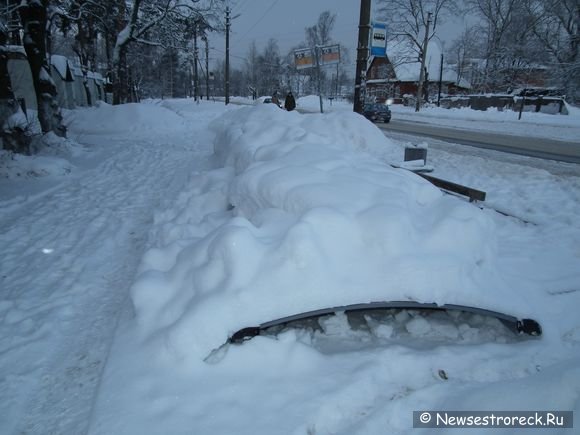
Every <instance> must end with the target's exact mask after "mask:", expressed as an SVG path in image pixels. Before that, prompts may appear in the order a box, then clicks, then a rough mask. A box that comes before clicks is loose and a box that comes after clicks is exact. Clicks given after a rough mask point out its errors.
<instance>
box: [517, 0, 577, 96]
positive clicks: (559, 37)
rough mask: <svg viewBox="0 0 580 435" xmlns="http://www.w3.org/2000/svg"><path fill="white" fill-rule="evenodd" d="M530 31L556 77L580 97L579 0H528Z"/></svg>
mask: <svg viewBox="0 0 580 435" xmlns="http://www.w3.org/2000/svg"><path fill="white" fill-rule="evenodd" d="M527 9H528V11H529V13H530V15H531V16H532V17H533V32H534V35H535V36H536V38H537V39H538V41H540V43H541V44H542V47H544V49H545V50H546V51H547V52H548V53H549V54H550V56H551V58H552V59H553V60H554V61H555V64H556V66H557V71H556V75H555V76H556V77H555V78H556V81H557V82H558V84H560V85H563V86H564V88H565V90H566V94H567V96H568V97H569V98H570V99H571V100H572V101H574V102H578V101H580V54H579V49H580V1H579V0H528V1H527Z"/></svg>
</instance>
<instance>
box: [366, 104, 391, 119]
mask: <svg viewBox="0 0 580 435" xmlns="http://www.w3.org/2000/svg"><path fill="white" fill-rule="evenodd" d="M363 115H364V116H365V118H367V119H369V120H371V121H373V122H379V121H380V122H390V121H391V109H389V106H387V105H386V104H379V103H373V104H366V105H365V106H364V109H363Z"/></svg>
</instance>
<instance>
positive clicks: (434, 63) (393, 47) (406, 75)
mask: <svg viewBox="0 0 580 435" xmlns="http://www.w3.org/2000/svg"><path fill="white" fill-rule="evenodd" d="M441 53H442V50H441V47H440V45H439V43H438V42H437V41H435V40H431V41H430V42H429V45H428V46H427V58H426V61H425V67H426V68H427V71H428V73H429V79H430V80H431V81H436V80H439V74H440V68H441ZM387 58H388V61H390V63H391V65H392V66H393V70H394V72H395V76H396V81H400V82H418V81H419V74H420V71H421V62H420V61H419V60H418V55H417V51H416V50H415V49H413V47H412V46H411V45H410V44H409V43H408V42H407V41H390V44H388V45H387ZM371 63H372V59H371ZM442 80H443V82H445V83H455V84H457V85H458V86H460V87H462V88H466V89H468V88H470V87H471V84H470V83H469V82H468V81H467V80H465V79H461V80H460V81H459V83H457V73H456V72H455V71H454V70H453V69H452V68H451V67H450V66H449V65H447V64H445V61H444V63H443V77H442ZM374 82H375V83H380V82H377V81H374Z"/></svg>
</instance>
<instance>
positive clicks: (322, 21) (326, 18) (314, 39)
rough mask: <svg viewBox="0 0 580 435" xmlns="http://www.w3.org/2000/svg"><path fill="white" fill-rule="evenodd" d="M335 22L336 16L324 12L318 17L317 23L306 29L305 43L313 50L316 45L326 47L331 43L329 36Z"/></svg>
mask: <svg viewBox="0 0 580 435" xmlns="http://www.w3.org/2000/svg"><path fill="white" fill-rule="evenodd" d="M335 22H336V14H333V13H331V12H330V11H324V12H322V13H321V14H320V15H319V16H318V22H317V23H316V24H315V25H314V26H311V27H307V28H306V30H305V31H306V43H307V44H308V46H309V47H311V48H314V47H316V46H318V45H326V44H329V43H330V42H331V41H332V38H331V37H330V34H331V32H332V29H333V28H334V24H335Z"/></svg>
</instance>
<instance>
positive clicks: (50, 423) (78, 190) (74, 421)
mask: <svg viewBox="0 0 580 435" xmlns="http://www.w3.org/2000/svg"><path fill="white" fill-rule="evenodd" d="M183 107H187V105H186V104H183ZM149 109H153V107H152V106H148V105H143V104H142V105H131V106H127V107H123V108H120V109H116V108H111V107H102V108H99V109H87V110H86V111H84V112H83V111H79V112H78V113H76V116H77V118H78V119H77V120H76V121H75V120H74V119H73V120H71V124H70V128H71V132H72V136H71V137H73V138H76V139H77V140H78V141H79V142H82V143H83V144H85V145H88V147H89V150H90V151H89V154H90V155H91V156H92V157H91V158H89V159H86V158H85V159H84V161H83V162H78V164H77V168H76V169H75V170H74V171H73V173H72V174H70V175H69V176H67V177H62V178H61V179H60V180H58V181H57V182H56V186H54V187H52V188H51V189H48V190H46V191H44V193H40V194H38V193H37V194H36V195H33V196H27V195H20V196H18V195H16V196H13V197H12V198H9V199H7V198H3V199H2V200H1V201H0V228H1V230H0V245H1V260H0V287H1V288H2V290H1V292H0V433H2V434H13V433H18V434H21V433H26V434H30V433H35V434H41V433H42V434H48V433H55V434H56V433H58V434H81V433H84V432H85V431H86V427H85V425H86V424H88V413H89V412H90V409H91V403H92V398H93V395H94V392H95V390H96V386H97V382H98V379H99V377H100V372H101V369H102V366H103V364H104V361H105V359H106V354H107V351H108V347H109V344H110V340H111V337H112V335H113V332H114V329H115V325H116V319H117V317H118V314H119V310H120V309H121V307H122V306H123V305H124V304H123V301H124V300H125V299H126V297H127V291H128V288H129V286H130V284H131V282H132V280H133V278H134V274H135V271H136V268H137V265H138V263H139V262H140V260H141V258H142V255H143V252H144V250H145V249H146V234H147V232H148V228H149V227H150V225H151V223H152V217H153V213H154V210H156V209H157V208H158V207H160V206H161V205H162V204H163V201H164V200H168V199H170V198H172V195H174V194H177V193H178V192H179V191H180V190H181V186H182V185H183V183H184V182H186V181H187V179H188V177H189V176H190V175H191V174H192V173H193V172H194V171H195V170H196V169H197V170H199V169H204V168H206V166H207V165H208V159H207V156H208V155H209V152H210V147H209V144H210V142H209V141H206V140H205V139H206V135H205V133H204V132H203V130H201V129H200V128H199V127H200V123H199V114H198V115H197V121H198V122H197V123H188V122H187V113H186V112H183V111H181V114H178V113H176V111H177V112H180V110H179V109H180V106H179V104H178V103H177V102H174V105H173V106H172V109H173V110H165V112H163V111H160V110H159V108H158V107H156V108H155V109H156V110H155V111H151V112H150V110H149ZM220 112H223V109H221V108H220ZM159 113H165V115H166V116H165V119H162V120H160V119H158V117H159ZM205 114H206V116H209V117H211V116H212V115H213V114H212V112H211V111H208V112H205ZM73 116H75V114H74V113H73ZM206 125H207V122H202V123H201V126H202V127H205V126H206ZM90 166H94V167H92V168H91V167H90ZM53 181H54V180H53ZM27 182H30V180H22V186H26V183H27ZM17 188H18V184H16V185H15V189H17Z"/></svg>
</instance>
